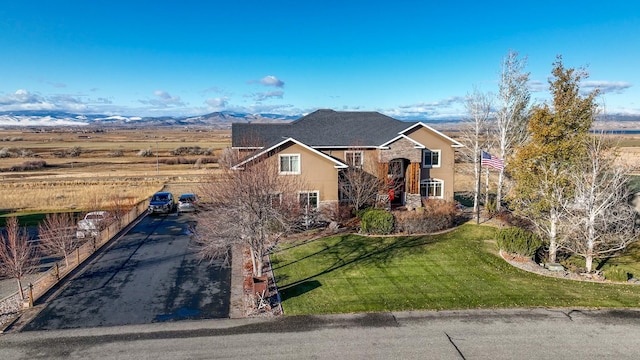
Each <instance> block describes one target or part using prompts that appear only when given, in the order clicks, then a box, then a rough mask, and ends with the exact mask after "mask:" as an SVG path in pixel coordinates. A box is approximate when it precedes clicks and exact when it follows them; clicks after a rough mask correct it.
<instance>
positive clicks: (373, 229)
mask: <svg viewBox="0 0 640 360" xmlns="http://www.w3.org/2000/svg"><path fill="white" fill-rule="evenodd" d="M360 229H361V230H362V232H363V233H365V234H376V235H386V234H391V232H392V231H393V215H391V213H390V212H388V211H386V210H382V209H370V210H367V211H365V212H364V213H363V214H362V216H361V217H360Z"/></svg>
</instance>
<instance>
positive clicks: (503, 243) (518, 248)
mask: <svg viewBox="0 0 640 360" xmlns="http://www.w3.org/2000/svg"><path fill="white" fill-rule="evenodd" d="M496 241H497V243H498V247H499V248H500V250H502V251H504V252H507V253H510V254H517V255H520V256H528V257H531V256H533V255H534V254H535V253H536V250H538V249H539V248H540V247H541V246H542V240H540V237H539V236H538V235H536V234H534V233H532V232H530V231H527V230H524V229H521V228H519V227H509V228H505V229H500V230H499V231H498V232H497V234H496Z"/></svg>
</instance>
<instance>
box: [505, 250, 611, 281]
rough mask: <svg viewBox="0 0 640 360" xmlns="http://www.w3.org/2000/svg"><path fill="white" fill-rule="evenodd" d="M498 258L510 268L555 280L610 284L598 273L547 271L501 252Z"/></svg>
mask: <svg viewBox="0 0 640 360" xmlns="http://www.w3.org/2000/svg"><path fill="white" fill-rule="evenodd" d="M500 256H502V258H503V259H504V260H505V261H506V262H508V263H509V264H511V265H512V266H515V267H517V268H519V269H521V270H524V271H528V272H532V273H536V274H539V275H543V276H549V277H557V278H562V279H569V280H576V281H592V282H611V281H609V280H606V279H605V278H604V277H603V276H602V275H601V274H599V273H596V274H582V273H576V272H572V271H567V270H559V271H557V270H549V269H547V268H545V267H544V266H542V265H540V264H537V263H536V262H535V261H533V260H532V259H530V258H522V257H518V256H514V255H510V254H506V253H503V252H502V251H500Z"/></svg>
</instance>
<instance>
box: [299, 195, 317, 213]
mask: <svg viewBox="0 0 640 360" xmlns="http://www.w3.org/2000/svg"><path fill="white" fill-rule="evenodd" d="M299 194H300V195H299V196H300V207H301V208H303V209H305V210H310V211H311V210H317V209H318V205H319V203H320V192H319V191H301V192H300V193H299Z"/></svg>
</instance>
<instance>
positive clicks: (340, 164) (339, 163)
mask: <svg viewBox="0 0 640 360" xmlns="http://www.w3.org/2000/svg"><path fill="white" fill-rule="evenodd" d="M286 143H294V144H298V145H300V146H302V147H304V148H305V149H307V150H309V151H311V152H312V153H314V154H316V155H318V156H320V157H322V158H325V159H327V160H329V161H330V162H333V163H334V167H335V168H336V169H345V168H348V167H349V165H347V164H345V163H343V162H342V161H340V160H338V159H336V158H334V157H331V156H329V155H327V154H325V153H323V152H321V151H318V150H316V149H314V148H312V147H309V146H307V145H305V144H303V143H301V142H300V141H298V140H296V139H293V138H287V139H284V140H282V141H280V142H278V143H276V144H274V145H272V146H270V147H269V148H266V149H264V150H262V151H260V152H258V153H257V154H255V155H253V156H251V157H249V158H247V159H245V160H243V161H242V162H240V163H239V164H237V165H235V166H233V167H232V169H234V170H239V169H242V167H243V166H244V165H245V164H247V163H250V162H252V161H254V160H256V159H260V158H261V157H262V156H263V155H265V154H268V153H269V152H271V151H273V150H275V149H277V148H279V147H281V146H283V145H285V144H286Z"/></svg>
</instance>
